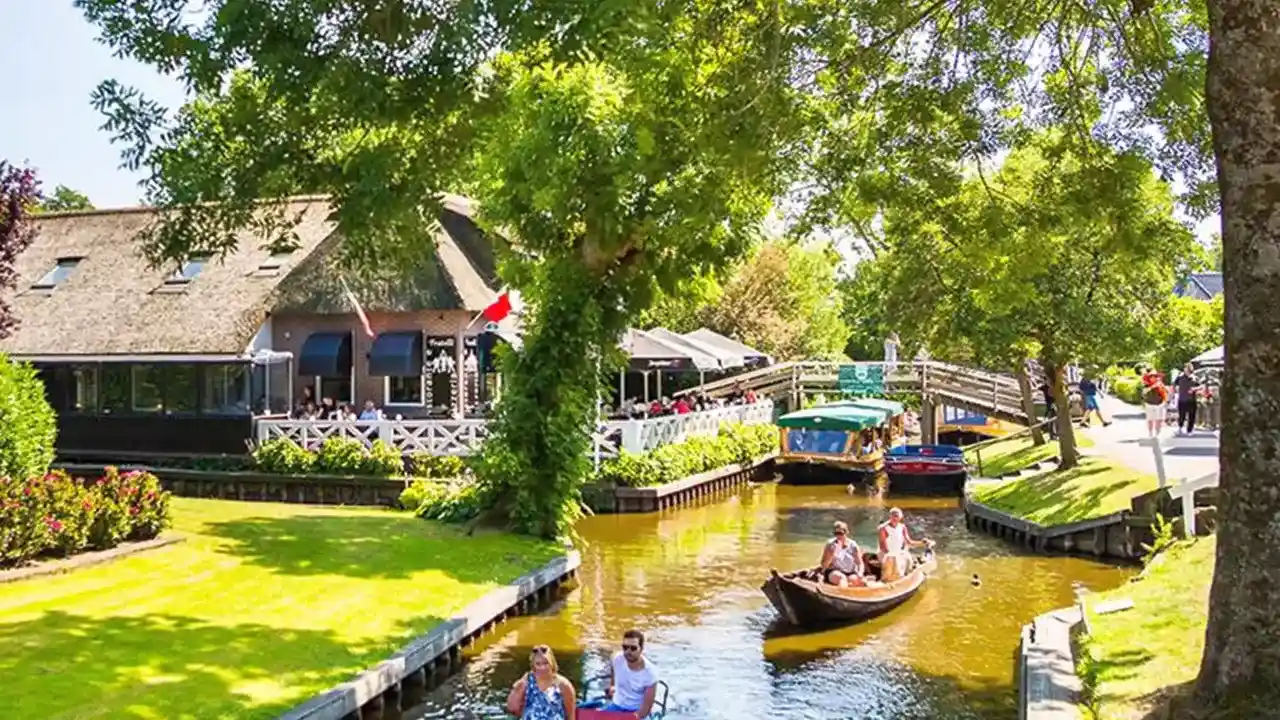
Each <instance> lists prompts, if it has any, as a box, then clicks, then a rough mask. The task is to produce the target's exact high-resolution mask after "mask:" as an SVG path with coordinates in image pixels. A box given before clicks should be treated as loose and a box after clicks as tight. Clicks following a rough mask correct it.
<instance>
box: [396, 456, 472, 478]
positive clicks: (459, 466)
mask: <svg viewBox="0 0 1280 720" xmlns="http://www.w3.org/2000/svg"><path fill="white" fill-rule="evenodd" d="M409 464H410V466H411V467H412V469H413V475H414V477H423V478H456V477H462V475H463V474H464V473H465V472H466V470H467V462H466V460H463V459H462V458H460V457H458V456H456V455H431V454H429V453H424V452H418V453H414V454H413V455H412V456H411V457H410V458H409Z"/></svg>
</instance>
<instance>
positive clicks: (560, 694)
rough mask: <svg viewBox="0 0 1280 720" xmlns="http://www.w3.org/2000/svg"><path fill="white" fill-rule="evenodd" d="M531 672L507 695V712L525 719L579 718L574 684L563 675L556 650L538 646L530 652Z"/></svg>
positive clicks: (569, 719)
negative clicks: (554, 651)
mask: <svg viewBox="0 0 1280 720" xmlns="http://www.w3.org/2000/svg"><path fill="white" fill-rule="evenodd" d="M529 665H530V667H531V670H530V672H529V673H528V674H527V675H525V676H524V677H522V678H520V679H519V680H517V681H516V684H515V685H513V686H512V688H511V693H510V694H509V695H507V712H509V713H511V714H512V715H514V716H516V717H518V718H520V719H521V720H575V718H576V716H577V713H576V708H577V705H578V699H577V693H575V692H574V691H573V683H571V682H569V681H568V680H567V679H565V677H564V676H563V675H561V674H560V667H559V666H558V665H557V664H556V656H555V653H553V652H551V648H549V647H547V646H546V645H538V646H537V647H535V648H534V649H533V652H532V653H530V655H529Z"/></svg>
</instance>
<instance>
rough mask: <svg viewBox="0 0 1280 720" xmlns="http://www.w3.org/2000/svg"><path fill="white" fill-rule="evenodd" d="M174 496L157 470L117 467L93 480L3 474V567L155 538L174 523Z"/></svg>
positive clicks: (0, 495) (0, 493) (0, 489)
mask: <svg viewBox="0 0 1280 720" xmlns="http://www.w3.org/2000/svg"><path fill="white" fill-rule="evenodd" d="M169 500H170V496H169V493H167V492H165V491H164V490H163V489H161V487H160V482H159V480H157V479H156V477H155V476H154V475H152V474H150V473H143V472H129V473H124V474H121V473H120V472H119V471H118V470H117V469H116V468H114V467H109V468H106V470H105V471H104V473H103V475H102V477H100V478H96V479H93V480H81V479H77V478H73V477H71V476H69V475H67V474H66V473H64V472H61V471H58V472H52V473H48V474H46V475H38V476H34V477H31V478H28V479H26V480H22V481H20V480H15V479H12V478H8V477H0V567H5V566H11V565H20V564H22V563H25V562H28V561H30V560H32V559H36V558H39V557H41V556H43V555H73V554H75V553H78V552H82V551H84V550H86V549H95V550H105V549H108V548H112V547H115V546H116V545H118V544H119V543H121V542H123V541H125V540H149V539H151V538H154V537H156V536H157V535H159V534H160V533H161V532H162V531H163V530H164V529H165V528H167V527H169V523H170V516H169Z"/></svg>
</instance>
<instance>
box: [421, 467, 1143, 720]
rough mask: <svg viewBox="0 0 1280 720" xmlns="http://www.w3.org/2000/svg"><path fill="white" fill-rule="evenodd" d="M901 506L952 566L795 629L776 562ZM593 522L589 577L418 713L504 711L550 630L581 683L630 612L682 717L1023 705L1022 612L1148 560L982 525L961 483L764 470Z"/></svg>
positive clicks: (959, 712) (978, 713)
mask: <svg viewBox="0 0 1280 720" xmlns="http://www.w3.org/2000/svg"><path fill="white" fill-rule="evenodd" d="M891 505H896V506H898V507H901V508H902V509H903V510H904V511H905V513H906V518H907V523H908V526H909V527H910V528H911V532H912V535H913V536H915V537H917V538H920V537H925V536H927V537H931V538H933V539H935V540H936V541H937V553H938V561H939V562H938V572H937V573H936V574H935V575H934V576H932V577H930V579H929V580H928V582H926V583H925V586H924V587H923V589H922V590H921V591H920V592H919V593H917V595H916V596H915V597H914V598H912V599H911V600H909V601H908V602H907V603H906V604H904V605H902V606H900V607H899V608H897V609H895V610H893V611H891V612H889V613H888V614H886V615H883V616H881V617H879V618H876V619H874V620H871V621H869V622H866V623H863V624H860V625H854V626H850V627H844V628H838V629H830V630H824V631H820V632H811V633H797V632H795V631H794V630H790V629H789V628H786V627H785V626H783V625H782V624H781V623H780V622H778V621H777V620H776V613H775V611H774V610H773V608H772V607H771V606H770V605H769V604H768V601H767V600H766V599H765V597H764V595H763V594H762V593H761V592H760V589H759V587H760V584H761V582H762V581H763V580H764V579H765V578H766V577H767V576H768V573H769V569H770V568H778V569H779V570H784V569H792V568H797V567H801V566H810V565H813V564H816V563H817V561H818V559H819V556H820V555H821V551H822V544H823V542H825V541H826V540H827V538H828V537H830V532H831V524H832V522H833V521H835V520H837V519H839V520H844V521H846V522H848V523H849V526H850V529H851V532H852V534H853V535H854V537H855V539H857V540H858V542H859V543H860V544H862V545H863V546H864V547H867V548H874V545H875V530H876V526H877V525H878V524H879V523H880V522H881V521H882V520H883V518H884V517H885V515H886V513H887V511H888V509H889V507H890V506H891ZM579 532H580V533H581V534H582V537H583V539H584V540H585V541H586V543H587V545H586V547H585V548H584V549H583V551H582V558H583V561H582V567H581V569H580V571H579V585H578V587H577V588H576V589H573V590H571V591H569V592H567V593H566V594H564V595H563V596H562V597H561V599H560V600H559V601H558V602H556V603H555V604H554V605H552V606H551V607H550V608H548V609H547V610H545V611H544V612H542V613H541V614H539V615H536V616H532V617H525V618H519V619H516V620H513V621H510V622H508V623H506V624H505V625H503V626H501V627H500V628H499V630H498V631H497V632H495V633H493V634H492V635H490V636H488V637H486V638H485V639H484V640H483V641H482V642H479V643H477V644H476V645H475V646H474V647H473V648H471V649H470V650H469V651H468V652H467V653H466V660H467V662H466V664H465V665H464V666H463V668H462V669H461V670H460V671H459V672H457V673H456V674H454V675H453V676H452V677H451V678H449V679H448V680H446V681H445V682H444V683H443V684H442V685H440V686H439V687H438V688H436V689H435V690H433V691H432V692H430V693H429V694H428V695H427V697H426V701H425V703H424V704H422V705H420V706H418V707H416V708H414V709H412V710H410V711H407V712H406V713H405V714H404V715H403V717H404V718H406V719H408V720H423V719H426V718H430V719H433V720H434V719H436V718H441V719H446V718H447V719H449V720H455V719H458V720H465V719H469V718H500V717H507V716H506V715H505V714H504V712H503V706H504V704H505V702H506V697H507V692H508V691H509V689H510V687H511V685H512V683H513V682H515V681H516V680H517V679H518V678H519V677H520V676H521V674H522V673H524V672H526V671H527V668H528V658H529V650H530V648H532V647H533V646H535V645H539V644H547V645H550V646H551V647H552V648H553V650H554V651H555V653H556V656H557V659H558V660H559V663H560V670H561V673H562V674H564V675H565V676H566V677H568V678H570V679H571V680H573V681H574V682H575V684H576V685H577V686H578V687H579V693H580V695H581V694H583V690H582V689H581V687H582V686H581V682H582V679H583V678H585V677H594V676H598V675H600V674H602V673H607V672H608V661H609V657H610V654H611V653H613V652H616V651H617V650H618V649H619V648H618V645H619V643H620V641H621V636H622V633H623V632H624V631H625V630H627V629H629V628H637V629H640V630H642V631H643V632H644V633H645V636H646V654H647V656H648V657H649V658H650V659H651V660H652V661H653V662H654V663H655V665H656V666H657V668H658V672H659V676H660V678H661V679H663V680H665V681H666V682H667V683H669V684H670V688H671V695H670V699H669V702H668V712H667V716H666V717H667V718H668V720H682V719H685V718H689V719H693V718H696V719H698V720H714V719H720V718H723V719H724V720H736V719H739V718H796V719H798V720H799V719H802V718H804V719H807V718H814V719H822V720H838V719H849V720H853V719H855V718H858V719H860V718H867V719H873V718H876V719H878V718H893V719H896V718H902V719H912V720H915V719H919V720H952V719H954V720H970V719H972V720H988V719H993V718H1002V719H1003V718H1013V717H1016V710H1015V705H1014V701H1015V696H1016V688H1015V686H1014V654H1015V652H1016V649H1017V641H1018V633H1019V629H1020V627H1021V626H1022V625H1023V624H1024V623H1026V622H1027V621H1028V620H1030V619H1031V618H1032V617H1034V616H1035V615H1037V614H1039V613H1043V612H1046V611H1048V610H1052V609H1054V608H1058V607H1063V606H1065V605H1068V604H1070V603H1071V602H1072V599H1073V592H1072V584H1073V583H1075V582H1079V583H1081V584H1083V585H1084V586H1085V587H1087V588H1089V589H1091V590H1103V589H1107V588H1111V587H1115V586H1116V585H1119V584H1120V583H1122V582H1124V581H1125V580H1126V579H1127V578H1128V576H1129V575H1130V574H1131V573H1132V572H1133V570H1132V569H1129V568H1117V567H1115V566H1112V565H1107V564H1103V563H1098V562H1093V561H1091V560H1086V559H1083V558H1073V557H1062V556H1043V555H1031V554H1025V553H1023V552H1021V551H1019V550H1018V549H1015V548H1012V547H1010V546H1009V545H1007V544H1005V543H1003V542H1001V541H999V540H997V539H995V538H992V537H989V536H986V535H980V534H976V533H971V532H969V531H967V530H966V529H965V526H964V515H963V512H962V511H961V509H960V505H959V501H958V499H956V498H922V497H896V498H895V497H887V498H871V497H868V496H866V495H863V494H858V495H850V494H848V493H846V491H845V489H844V488H843V487H838V486H837V487H799V486H790V485H776V484H772V483H769V484H762V485H755V486H750V487H745V488H741V489H739V490H738V491H736V492H735V493H733V494H732V495H728V496H726V497H723V498H720V499H717V500H715V501H712V502H707V503H705V504H703V505H701V506H696V507H690V508H683V509H679V510H671V511H666V512H662V513H654V514H648V515H600V516H596V517H590V518H586V519H584V520H583V521H582V522H581V524H580V525H579ZM975 574H976V575H977V576H978V578H979V579H980V580H981V584H980V585H976V586H975V584H974V583H973V582H972V578H973V576H974V575H975ZM598 691H599V687H598V686H593V687H592V688H590V689H589V690H588V691H587V692H586V694H587V695H588V696H591V697H594V696H597V695H598V694H599V692H598Z"/></svg>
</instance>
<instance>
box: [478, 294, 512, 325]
mask: <svg viewBox="0 0 1280 720" xmlns="http://www.w3.org/2000/svg"><path fill="white" fill-rule="evenodd" d="M480 314H481V315H483V316H484V319H485V320H488V321H489V322H492V323H496V322H502V319H503V318H505V317H506V316H508V315H510V314H511V293H506V292H504V293H502V294H501V295H499V296H498V299H497V300H494V301H493V304H492V305H490V306H489V307H487V308H485V309H484V310H481V311H480Z"/></svg>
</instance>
